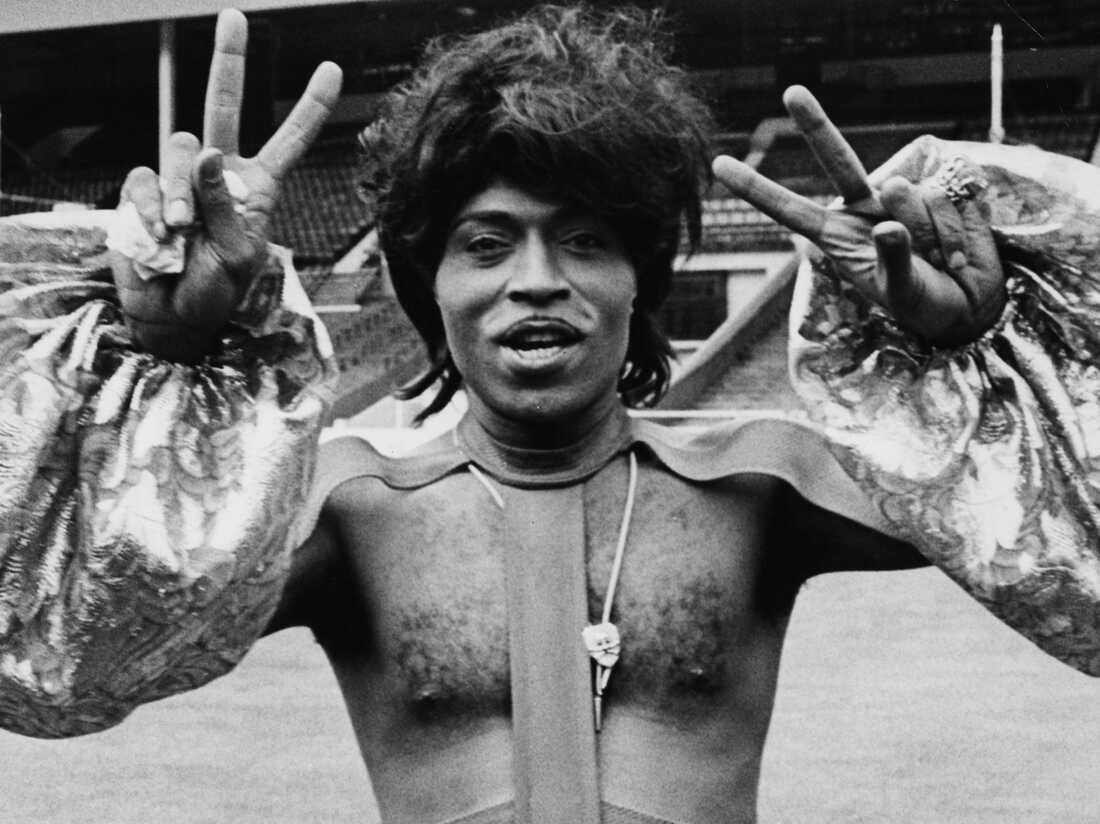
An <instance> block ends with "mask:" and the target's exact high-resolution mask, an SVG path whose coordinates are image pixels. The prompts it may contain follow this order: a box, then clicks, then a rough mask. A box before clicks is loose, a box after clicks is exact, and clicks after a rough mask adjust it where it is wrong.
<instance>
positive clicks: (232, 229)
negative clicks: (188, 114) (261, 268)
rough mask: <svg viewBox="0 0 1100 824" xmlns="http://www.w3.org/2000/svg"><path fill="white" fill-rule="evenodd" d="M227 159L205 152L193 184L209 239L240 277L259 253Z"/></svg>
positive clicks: (218, 153)
mask: <svg viewBox="0 0 1100 824" xmlns="http://www.w3.org/2000/svg"><path fill="white" fill-rule="evenodd" d="M223 168H224V164H223V156H222V153H221V152H220V151H218V150H217V149H203V150H202V152H201V153H200V154H199V158H198V162H197V163H196V164H195V170H194V177H193V185H194V187H195V191H196V192H197V197H198V202H199V208H200V210H201V212H202V218H203V222H204V223H205V226H206V233H207V236H208V237H209V238H210V243H211V246H212V247H213V249H214V251H215V253H216V254H217V256H218V257H219V258H220V259H221V262H222V263H223V264H224V265H225V267H226V268H227V269H228V270H229V271H230V273H231V274H236V273H239V272H241V271H242V270H244V269H246V268H247V266H248V265H249V264H251V262H252V260H253V258H254V257H255V254H256V249H255V244H254V243H253V238H252V235H251V234H250V232H249V228H248V226H247V224H246V223H245V220H244V218H243V217H242V216H241V215H240V214H238V213H237V203H236V201H235V200H234V198H233V196H232V195H231V194H230V193H229V189H228V187H227V186H226V183H225V176H224V174H223Z"/></svg>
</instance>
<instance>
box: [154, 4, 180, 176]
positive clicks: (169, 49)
mask: <svg viewBox="0 0 1100 824" xmlns="http://www.w3.org/2000/svg"><path fill="white" fill-rule="evenodd" d="M157 76H158V81H159V89H158V96H157V106H158V125H159V142H158V146H159V149H160V168H161V169H163V168H164V165H165V163H164V159H165V155H166V153H167V151H168V138H169V137H170V136H171V135H172V132H174V131H175V130H176V21H175V20H161V21H160V54H159V59H158V62H157Z"/></svg>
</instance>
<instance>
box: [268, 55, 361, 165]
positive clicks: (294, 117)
mask: <svg viewBox="0 0 1100 824" xmlns="http://www.w3.org/2000/svg"><path fill="white" fill-rule="evenodd" d="M342 83H343V72H342V71H341V70H340V67H339V66H337V65H336V64H335V63H329V62H325V63H322V64H321V65H320V66H318V67H317V69H316V71H314V72H313V77H311V78H310V81H309V85H308V86H306V90H305V93H304V94H303V95H302V97H301V98H300V99H299V100H298V102H297V103H296V104H295V106H294V108H293V109H292V110H291V112H290V114H289V115H287V118H286V120H284V121H283V124H282V125H281V126H280V127H279V129H278V131H276V132H275V134H273V135H272V136H271V139H270V140H268V141H267V143H265V144H264V147H263V148H262V149H260V152H259V154H257V155H256V160H257V161H259V163H260V165H261V166H263V167H264V169H265V170H266V171H267V173H268V174H270V175H271V176H272V177H274V178H276V179H278V178H280V177H282V176H283V174H284V173H285V172H286V171H287V170H288V169H289V168H290V167H291V166H293V165H294V163H295V162H297V160H298V158H299V157H301V156H302V154H304V153H305V151H306V149H307V148H309V144H310V143H312V142H313V140H314V138H315V137H317V133H318V132H319V131H320V130H321V126H323V125H324V123H325V120H327V119H328V116H329V114H331V112H332V107H333V106H335V105H336V101H337V100H338V99H339V97H340V86H341V84H342Z"/></svg>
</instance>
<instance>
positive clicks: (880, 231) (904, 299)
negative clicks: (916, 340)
mask: <svg viewBox="0 0 1100 824" xmlns="http://www.w3.org/2000/svg"><path fill="white" fill-rule="evenodd" d="M871 237H872V238H873V239H874V242H875V251H876V252H877V254H878V268H879V272H880V273H881V274H882V281H883V282H881V283H880V286H881V287H885V291H886V294H885V298H886V300H885V303H886V305H887V306H888V307H889V308H890V311H891V312H893V313H894V314H895V315H906V314H909V313H911V312H913V311H915V310H917V309H919V308H920V303H921V300H922V299H923V297H924V288H923V282H922V281H921V279H920V278H917V277H914V271H913V247H912V241H911V239H910V237H909V230H908V229H906V228H905V226H904V225H903V224H901V223H899V222H898V221H896V220H887V221H883V222H882V223H879V224H878V225H876V226H875V227H874V228H873V229H872V230H871Z"/></svg>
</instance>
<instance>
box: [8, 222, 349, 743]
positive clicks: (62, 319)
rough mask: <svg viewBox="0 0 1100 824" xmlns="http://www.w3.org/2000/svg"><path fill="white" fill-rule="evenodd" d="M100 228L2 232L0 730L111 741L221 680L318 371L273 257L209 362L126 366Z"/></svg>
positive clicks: (296, 468)
mask: <svg viewBox="0 0 1100 824" xmlns="http://www.w3.org/2000/svg"><path fill="white" fill-rule="evenodd" d="M111 219H112V218H111V217H110V214H109V213H107V214H104V213H89V214H87V215H84V216H83V217H82V218H81V219H79V220H78V219H76V218H67V217H62V218H60V219H54V220H53V221H52V222H51V224H50V225H48V226H45V227H43V226H41V225H37V224H34V223H28V222H26V221H17V220H14V219H5V220H2V221H0V353H2V357H0V726H3V727H5V728H7V729H9V730H12V731H15V732H18V733H22V734H26V735H34V736H41V737H55V736H69V735H79V734H83V733H88V732H94V731H96V730H100V729H103V728H105V727H108V726H111V725H113V724H115V723H117V722H118V721H120V720H121V719H122V718H124V717H125V716H126V715H127V714H128V713H129V712H130V711H131V710H132V709H133V708H134V707H135V706H137V705H138V704H141V703H143V702H147V701H151V700H154V699H157V698H161V697H164V696H167V695H171V694H173V693H177V692H180V691H183V690H187V689H191V688H194V687H197V686H199V685H201V684H203V683H205V682H207V681H209V680H210V679H212V678H215V677H216V676H218V675H221V674H223V673H225V672H226V671H228V670H229V669H231V668H232V667H233V666H234V665H235V664H236V663H237V662H238V661H239V660H240V658H241V657H242V656H243V655H244V653H245V652H246V651H247V650H248V648H249V647H250V646H251V645H252V643H253V642H254V641H255V640H256V639H257V638H258V637H259V635H260V634H261V633H262V631H263V629H264V628H265V626H266V624H267V622H268V621H269V619H270V617H271V615H272V613H273V612H274V609H275V607H276V605H277V603H278V600H279V596H280V594H281V590H282V586H283V583H284V580H285V576H286V573H287V570H288V567H289V550H290V549H291V547H290V546H289V545H288V543H289V540H290V536H291V535H292V534H293V533H294V531H295V530H294V528H293V521H294V518H295V516H296V513H297V512H298V510H299V508H300V507H301V505H302V503H303V501H304V499H305V497H306V495H307V493H308V489H309V485H310V482H311V477H312V473H313V467H314V463H315V461H316V443H317V438H318V434H319V432H320V428H321V426H322V424H323V423H324V419H325V416H326V414H327V409H328V407H329V406H330V401H331V397H330V396H331V387H332V384H333V380H334V376H335V374H336V373H335V366H334V362H333V358H332V351H331V345H330V344H329V341H328V338H327V335H326V333H325V331H324V328H323V327H322V326H321V325H320V323H319V322H318V321H317V319H316V317H315V316H314V315H313V312H312V310H311V309H310V307H309V302H308V300H307V299H306V297H305V294H304V292H303V291H302V289H301V287H300V286H299V285H298V283H297V280H296V278H295V276H294V274H293V269H292V267H290V260H289V255H288V254H287V253H286V252H285V250H279V249H277V248H275V247H273V248H272V249H271V251H270V253H269V261H268V264H269V265H268V266H266V267H265V270H264V271H263V273H262V274H261V275H259V276H258V277H257V278H256V279H255V281H254V282H253V284H252V285H251V287H250V289H249V291H248V294H247V295H246V296H245V297H244V299H243V300H242V302H241V304H240V305H239V306H238V308H237V311H236V314H235V316H234V321H233V323H232V324H231V325H230V327H229V329H228V331H227V332H226V334H225V336H224V339H223V340H222V346H221V347H220V349H219V350H218V352H217V354H215V355H211V356H209V357H208V358H207V359H206V360H204V361H203V362H201V363H199V364H197V365H192V366H186V365H181V364H177V363H170V362H166V361H160V360H157V359H156V358H154V357H152V356H151V355H149V354H146V353H144V352H142V351H140V350H139V349H138V348H137V347H136V346H135V345H134V343H133V342H132V340H131V337H130V334H129V332H128V330H127V328H126V326H125V324H124V323H123V320H122V317H121V314H120V311H119V308H118V303H117V300H116V296H115V292H114V287H113V285H112V282H111V278H110V273H109V271H108V270H107V268H106V265H105V254H104V253H105V250H104V237H105V232H104V228H105V226H106V224H107V222H108V221H109V220H111Z"/></svg>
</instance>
